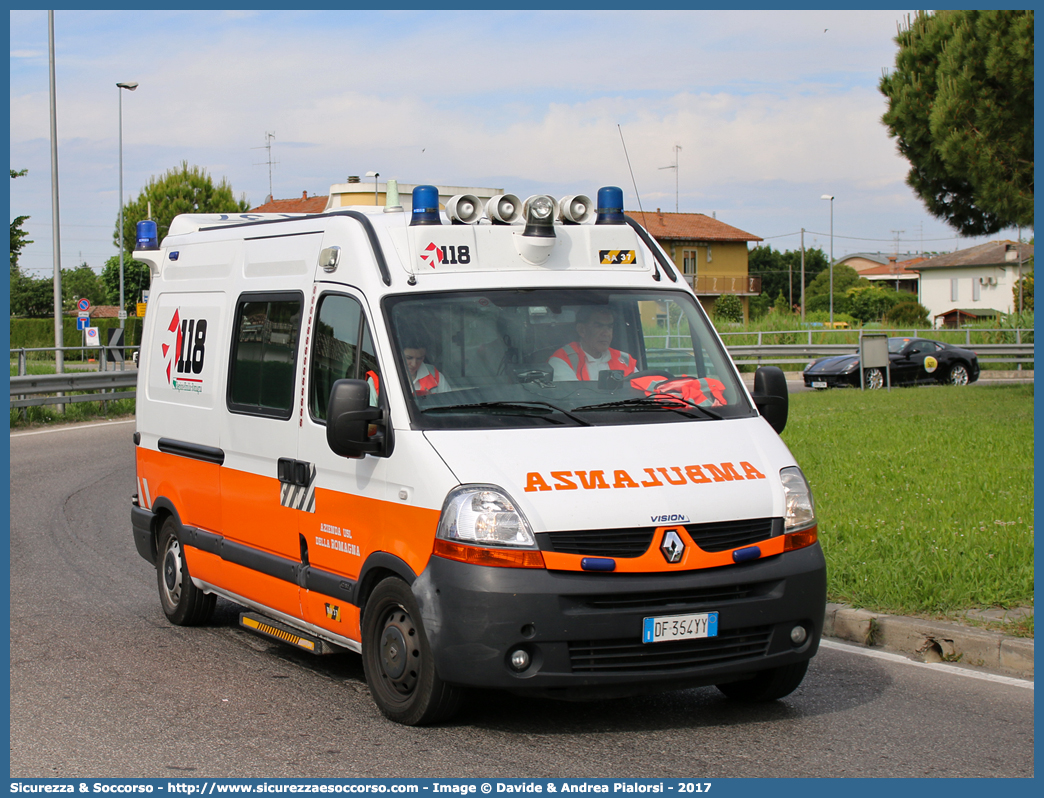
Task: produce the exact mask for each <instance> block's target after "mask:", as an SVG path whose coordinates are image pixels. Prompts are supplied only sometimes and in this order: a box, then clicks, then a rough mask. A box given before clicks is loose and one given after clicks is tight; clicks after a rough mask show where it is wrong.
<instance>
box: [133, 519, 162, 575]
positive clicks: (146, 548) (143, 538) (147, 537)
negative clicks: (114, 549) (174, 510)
mask: <svg viewBox="0 0 1044 798" xmlns="http://www.w3.org/2000/svg"><path fill="white" fill-rule="evenodd" d="M155 518H156V514H155V513H154V512H152V511H150V510H143V509H142V508H141V507H138V506H136V505H131V527H132V528H133V530H134V547H135V548H136V549H137V550H138V554H140V555H141V556H142V557H144V558H145V559H146V560H148V561H149V563H150V564H152V565H155V564H156V541H155V538H154V537H153V534H152V522H153V520H154V519H155Z"/></svg>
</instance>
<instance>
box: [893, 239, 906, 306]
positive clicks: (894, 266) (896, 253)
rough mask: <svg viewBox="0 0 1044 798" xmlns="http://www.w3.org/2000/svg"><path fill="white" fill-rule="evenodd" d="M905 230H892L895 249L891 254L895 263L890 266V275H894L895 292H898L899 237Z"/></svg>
mask: <svg viewBox="0 0 1044 798" xmlns="http://www.w3.org/2000/svg"><path fill="white" fill-rule="evenodd" d="M905 232H906V231H905V230H893V231H892V235H894V236H895V247H894V249H893V251H892V254H893V255H895V262H894V263H893V264H892V274H893V275H895V290H896V291H898V290H899V236H900V235H902V234H903V233H905Z"/></svg>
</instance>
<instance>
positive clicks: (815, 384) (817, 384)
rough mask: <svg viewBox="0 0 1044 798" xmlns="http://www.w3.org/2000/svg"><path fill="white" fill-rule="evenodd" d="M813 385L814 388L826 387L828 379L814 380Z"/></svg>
mask: <svg viewBox="0 0 1044 798" xmlns="http://www.w3.org/2000/svg"><path fill="white" fill-rule="evenodd" d="M812 387H813V388H826V387H827V384H826V380H812Z"/></svg>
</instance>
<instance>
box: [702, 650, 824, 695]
mask: <svg viewBox="0 0 1044 798" xmlns="http://www.w3.org/2000/svg"><path fill="white" fill-rule="evenodd" d="M807 670H808V660H807V659H806V660H802V661H801V662H795V663H794V664H793V665H780V666H779V667H778V668H769V669H768V670H767V671H760V672H759V673H756V674H754V676H753V677H752V678H750V679H744V680H743V681H741V682H728V683H726V684H719V685H716V686H717V688H718V689H719V690H721V692H723V693H724V694H725V695H726V696H728V697H729V698H731V699H732V700H734V701H743V702H744V703H749V704H755V703H762V702H765V701H775V700H776V699H778V698H783V697H784V696H788V695H790V694H791V693H793V692H794V691H795V690H796V689H797V687H798V685H799V684H801V680H802V679H804V678H805V671H807Z"/></svg>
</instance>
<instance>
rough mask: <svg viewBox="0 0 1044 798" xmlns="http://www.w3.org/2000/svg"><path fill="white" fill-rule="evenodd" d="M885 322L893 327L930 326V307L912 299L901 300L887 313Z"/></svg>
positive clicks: (915, 327) (913, 327) (916, 327)
mask: <svg viewBox="0 0 1044 798" xmlns="http://www.w3.org/2000/svg"><path fill="white" fill-rule="evenodd" d="M885 323H887V324H890V325H892V326H893V327H910V328H912V329H918V328H920V327H930V326H931V325H930V324H929V323H928V308H926V307H925V306H924V305H922V304H921V303H920V302H917V301H915V300H912V299H908V300H905V301H903V302H899V303H898V304H896V305H895V306H893V307H892V309H891V310H889V311H888V313H886V314H885Z"/></svg>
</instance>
